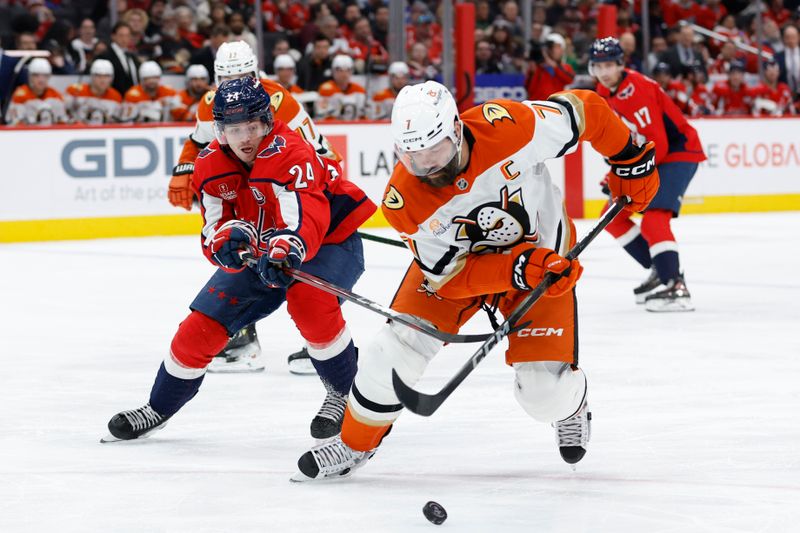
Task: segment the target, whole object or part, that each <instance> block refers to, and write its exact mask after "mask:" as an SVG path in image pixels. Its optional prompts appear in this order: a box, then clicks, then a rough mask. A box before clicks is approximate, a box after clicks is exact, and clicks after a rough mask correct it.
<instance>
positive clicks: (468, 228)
mask: <svg viewBox="0 0 800 533" xmlns="http://www.w3.org/2000/svg"><path fill="white" fill-rule="evenodd" d="M536 217H537V218H536V220H535V221H534V224H533V227H531V220H530V217H529V216H528V212H527V211H526V210H525V206H524V204H523V203H522V190H521V189H517V190H516V191H514V192H512V193H509V192H508V187H503V188H502V190H501V191H500V201H499V202H490V203H487V204H483V205H479V206H478V207H476V208H475V209H473V210H472V211H471V212H470V213H469V215H467V216H464V217H461V216H457V217H453V223H456V224H461V226H459V228H458V229H457V230H456V240H458V241H471V244H470V248H469V251H470V252H481V251H484V250H491V249H495V250H497V249H501V248H507V247H509V246H513V245H515V244H518V243H520V242H523V241H524V242H530V243H536V242H539V232H538V227H539V218H538V217H539V215H538V214H537V215H536Z"/></svg>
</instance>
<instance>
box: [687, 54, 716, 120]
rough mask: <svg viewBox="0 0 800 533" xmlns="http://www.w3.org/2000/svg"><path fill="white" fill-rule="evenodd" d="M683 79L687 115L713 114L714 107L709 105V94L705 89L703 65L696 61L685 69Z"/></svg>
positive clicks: (706, 88)
mask: <svg viewBox="0 0 800 533" xmlns="http://www.w3.org/2000/svg"><path fill="white" fill-rule="evenodd" d="M683 79H684V83H685V84H686V91H687V93H688V94H689V115H691V116H693V117H699V116H705V115H711V114H713V110H714V106H713V105H712V103H711V93H710V92H709V91H708V87H706V73H705V71H704V70H703V65H702V64H701V63H700V62H699V61H698V62H697V63H695V64H694V65H692V66H691V67H689V68H688V69H686V72H685V73H684V76H683Z"/></svg>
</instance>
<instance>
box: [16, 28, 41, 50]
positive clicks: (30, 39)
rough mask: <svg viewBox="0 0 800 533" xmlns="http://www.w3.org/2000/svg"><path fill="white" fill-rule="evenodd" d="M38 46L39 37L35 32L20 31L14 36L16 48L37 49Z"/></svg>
mask: <svg viewBox="0 0 800 533" xmlns="http://www.w3.org/2000/svg"><path fill="white" fill-rule="evenodd" d="M38 47H39V39H37V38H36V35H34V34H33V33H29V32H20V33H17V35H16V36H15V37H14V48H15V49H16V50H36V49H37V48H38Z"/></svg>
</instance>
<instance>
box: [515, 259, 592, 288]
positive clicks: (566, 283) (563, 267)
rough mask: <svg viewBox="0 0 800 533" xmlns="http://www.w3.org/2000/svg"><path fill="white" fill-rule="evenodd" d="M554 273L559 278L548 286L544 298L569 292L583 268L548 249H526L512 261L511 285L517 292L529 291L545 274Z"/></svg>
mask: <svg viewBox="0 0 800 533" xmlns="http://www.w3.org/2000/svg"><path fill="white" fill-rule="evenodd" d="M548 272H555V273H556V274H561V277H560V278H559V279H558V281H556V282H555V283H553V284H552V285H550V287H549V288H548V289H547V291H546V292H545V293H544V295H545V296H551V297H555V296H561V295H562V294H564V293H566V292H568V291H571V290H572V288H573V287H574V286H575V283H577V281H578V278H580V277H581V273H582V272H583V267H582V266H581V264H580V263H579V262H578V260H577V259H573V260H572V261H570V260H569V259H567V258H566V257H561V256H560V255H558V254H557V253H555V252H554V251H553V250H550V249H549V248H528V249H527V250H525V251H523V252H522V253H521V254H519V255H518V256H517V258H516V259H515V260H514V271H513V273H512V277H511V283H512V284H513V285H514V287H515V288H516V289H518V290H524V291H529V290H531V289H533V287H535V286H536V285H538V284H539V283H540V282H541V281H542V279H543V278H544V276H545V274H547V273H548Z"/></svg>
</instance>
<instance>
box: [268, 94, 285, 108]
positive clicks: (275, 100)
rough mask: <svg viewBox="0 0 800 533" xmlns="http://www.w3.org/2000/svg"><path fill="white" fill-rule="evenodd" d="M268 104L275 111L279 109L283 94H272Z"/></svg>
mask: <svg viewBox="0 0 800 533" xmlns="http://www.w3.org/2000/svg"><path fill="white" fill-rule="evenodd" d="M269 104H270V105H271V106H272V109H274V110H275V111H277V110H278V109H280V107H281V104H283V93H282V92H280V91H275V92H274V93H272V96H270V97H269Z"/></svg>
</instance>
